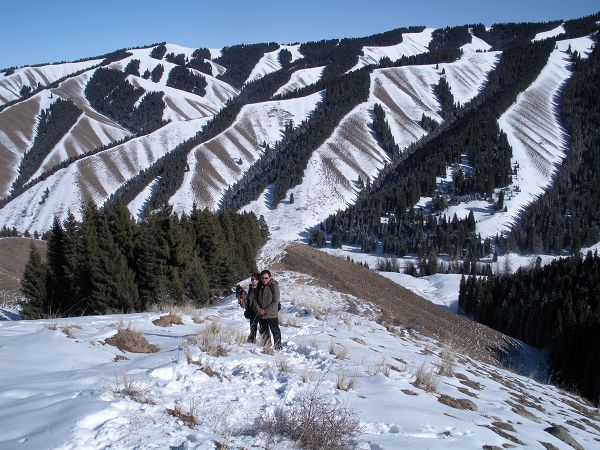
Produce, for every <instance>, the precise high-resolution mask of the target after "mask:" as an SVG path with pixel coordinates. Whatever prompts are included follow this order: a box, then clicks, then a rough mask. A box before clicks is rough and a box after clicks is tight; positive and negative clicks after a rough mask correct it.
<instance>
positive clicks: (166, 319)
mask: <svg viewBox="0 0 600 450" xmlns="http://www.w3.org/2000/svg"><path fill="white" fill-rule="evenodd" d="M152 323H153V324H154V325H157V326H159V327H170V326H171V325H183V321H182V320H181V317H180V316H179V315H177V314H174V313H172V312H170V313H169V314H167V315H166V316H161V317H159V318H158V319H155V320H153V321H152Z"/></svg>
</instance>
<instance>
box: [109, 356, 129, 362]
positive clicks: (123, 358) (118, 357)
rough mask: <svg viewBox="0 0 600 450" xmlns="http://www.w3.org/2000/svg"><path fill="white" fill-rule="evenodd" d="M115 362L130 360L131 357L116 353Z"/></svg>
mask: <svg viewBox="0 0 600 450" xmlns="http://www.w3.org/2000/svg"><path fill="white" fill-rule="evenodd" d="M113 361H114V362H119V361H129V358H128V357H127V356H125V355H115V357H114V358H113Z"/></svg>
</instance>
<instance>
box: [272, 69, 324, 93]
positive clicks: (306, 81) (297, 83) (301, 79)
mask: <svg viewBox="0 0 600 450" xmlns="http://www.w3.org/2000/svg"><path fill="white" fill-rule="evenodd" d="M323 70H325V66H321V67H310V68H308V69H300V70H296V71H295V72H294V73H292V76H291V77H290V81H288V82H287V83H285V84H284V85H283V86H281V87H280V88H279V89H277V92H275V94H274V95H284V94H287V93H288V92H293V91H295V90H296V89H302V88H303V87H305V86H310V85H311V84H315V83H316V82H317V81H319V80H320V79H321V77H322V76H323Z"/></svg>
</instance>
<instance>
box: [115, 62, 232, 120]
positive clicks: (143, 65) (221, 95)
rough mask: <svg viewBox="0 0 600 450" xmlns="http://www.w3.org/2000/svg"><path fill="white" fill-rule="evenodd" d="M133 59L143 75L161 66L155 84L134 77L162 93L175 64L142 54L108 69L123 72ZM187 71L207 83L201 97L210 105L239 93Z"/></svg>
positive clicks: (212, 79)
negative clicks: (160, 73) (160, 72)
mask: <svg viewBox="0 0 600 450" xmlns="http://www.w3.org/2000/svg"><path fill="white" fill-rule="evenodd" d="M133 59H137V60H139V61H140V68H139V72H140V74H143V73H144V72H145V71H146V70H148V71H149V72H152V70H153V69H154V68H155V67H156V66H158V65H159V64H160V65H162V66H163V68H164V72H163V74H162V77H161V78H160V80H158V81H157V82H153V81H151V80H145V79H144V78H142V77H136V78H139V79H138V83H140V84H141V83H143V82H150V83H153V86H154V88H153V89H150V90H152V91H163V90H164V89H163V88H168V86H167V80H168V79H169V73H170V72H171V70H172V69H173V68H174V67H176V66H177V64H173V63H170V62H168V61H164V60H158V59H154V58H150V57H148V56H144V55H142V54H137V55H135V54H134V55H133V56H130V57H128V58H125V59H122V60H120V61H117V62H114V63H112V64H111V65H110V66H109V67H110V68H113V69H117V70H121V71H123V70H125V67H126V66H127V64H128V63H129V62H130V61H131V60H133ZM188 70H190V71H192V72H193V73H195V74H196V75H201V76H202V77H204V79H205V80H206V83H207V86H206V94H205V95H204V96H203V97H204V98H205V99H206V101H208V102H211V103H214V104H217V105H218V104H220V105H224V104H225V102H226V101H227V100H229V99H230V98H232V97H235V96H236V95H237V94H238V93H239V91H238V90H237V89H236V88H234V87H233V86H231V85H229V84H228V83H225V82H224V81H221V80H218V79H217V78H215V77H214V76H211V75H208V74H206V73H202V72H200V71H198V70H196V69H189V68H188ZM131 76H132V77H133V75H131ZM175 91H177V92H182V91H179V90H175ZM165 92H166V91H165ZM170 94H171V95H172V94H173V92H170ZM182 95H184V94H182ZM219 109H220V108H219Z"/></svg>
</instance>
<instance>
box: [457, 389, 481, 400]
mask: <svg viewBox="0 0 600 450" xmlns="http://www.w3.org/2000/svg"><path fill="white" fill-rule="evenodd" d="M456 390H457V391H458V392H462V393H463V394H465V395H468V396H469V397H473V398H479V396H478V395H477V394H476V393H475V392H471V391H470V390H468V389H467V388H464V387H459V388H456Z"/></svg>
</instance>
